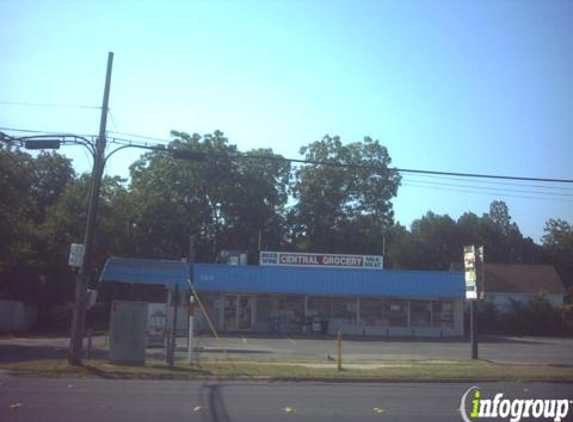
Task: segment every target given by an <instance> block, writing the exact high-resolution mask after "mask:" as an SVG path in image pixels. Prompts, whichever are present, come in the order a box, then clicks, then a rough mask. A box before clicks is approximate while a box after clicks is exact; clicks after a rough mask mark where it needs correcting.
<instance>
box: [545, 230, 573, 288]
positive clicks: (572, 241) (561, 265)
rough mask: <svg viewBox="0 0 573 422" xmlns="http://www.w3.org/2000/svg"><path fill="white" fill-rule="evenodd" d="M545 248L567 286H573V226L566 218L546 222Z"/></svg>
mask: <svg viewBox="0 0 573 422" xmlns="http://www.w3.org/2000/svg"><path fill="white" fill-rule="evenodd" d="M544 231H545V235H544V236H543V238H542V241H543V249H544V250H545V252H546V253H547V254H548V256H549V260H550V262H551V263H552V264H553V265H555V268H556V269H557V272H558V273H559V275H560V277H561V280H562V281H563V283H564V284H565V286H566V287H567V288H568V289H569V291H571V290H572V287H573V227H572V226H571V224H569V223H568V222H567V221H565V220H561V219H550V220H548V221H547V222H546V223H545V229H544Z"/></svg>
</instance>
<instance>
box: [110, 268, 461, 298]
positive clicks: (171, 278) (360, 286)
mask: <svg viewBox="0 0 573 422" xmlns="http://www.w3.org/2000/svg"><path fill="white" fill-rule="evenodd" d="M188 276H189V264H188V263H187V262H184V261H168V260H150V259H133V258H110V259H108V261H107V263H106V265H105V267H104V269H103V271H102V273H101V276H100V281H102V282H106V281H118V282H124V283H143V284H161V285H164V286H165V287H166V288H168V289H173V288H175V285H177V286H178V288H179V289H180V290H187V289H188V288H189V286H188V283H187V279H188ZM194 276H195V277H194V282H195V287H196V288H197V290H198V291H202V292H207V291H208V292H230V293H231V292H233V293H262V294H305V295H329V296H330V295H340V296H361V297H367V296H386V297H410V298H460V299H462V298H464V297H465V284H464V275H463V273H462V272H447V271H402V270H366V269H339V268H303V267H265V266H231V265H224V264H196V265H195V266H194Z"/></svg>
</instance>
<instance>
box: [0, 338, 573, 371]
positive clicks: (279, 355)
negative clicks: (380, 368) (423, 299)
mask: <svg viewBox="0 0 573 422" xmlns="http://www.w3.org/2000/svg"><path fill="white" fill-rule="evenodd" d="M68 344H69V339H67V338H61V337H60V338H52V337H50V338H48V337H33V338H31V337H24V336H22V337H15V338H9V337H5V338H0V363H2V362H4V363H6V362H19V361H25V360H37V359H65V358H66V357H67V351H68ZM94 345H95V348H96V349H95V351H94V354H93V356H94V357H97V358H106V357H107V348H108V341H107V338H106V337H105V336H96V337H95V338H94ZM186 349H187V341H186V338H179V339H178V342H177V357H178V358H181V359H184V358H185V357H186V356H187V354H186ZM194 349H195V351H196V353H197V355H198V356H199V357H200V358H201V357H202V358H211V359H216V358H222V357H224V356H225V351H226V352H228V353H229V355H231V356H233V357H240V358H243V359H249V360H256V359H316V360H327V356H328V355H332V356H333V355H335V352H336V341H335V340H334V339H333V338H327V339H311V338H298V337H288V336H284V337H273V338H261V337H250V336H246V335H245V336H241V335H239V336H225V337H222V338H221V339H220V340H217V339H215V338H213V337H212V336H207V335H201V336H196V337H195V341H194ZM571 350H573V339H571V338H541V337H490V338H487V339H484V340H483V341H482V342H481V343H480V345H479V358H480V359H486V360H491V361H495V362H508V363H530V364H549V365H567V366H573V353H571ZM147 355H148V357H149V358H153V357H155V358H159V359H162V358H164V357H165V349H164V348H161V347H156V348H148V349H147ZM343 356H344V358H345V359H349V360H377V359H468V358H469V357H470V344H469V342H467V341H463V340H460V341H428V340H389V341H384V340H359V339H349V340H344V342H343Z"/></svg>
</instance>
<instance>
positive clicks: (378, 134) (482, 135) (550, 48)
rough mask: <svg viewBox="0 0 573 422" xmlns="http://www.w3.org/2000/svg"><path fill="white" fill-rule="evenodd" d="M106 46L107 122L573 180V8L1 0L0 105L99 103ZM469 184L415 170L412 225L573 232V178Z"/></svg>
mask: <svg viewBox="0 0 573 422" xmlns="http://www.w3.org/2000/svg"><path fill="white" fill-rule="evenodd" d="M108 51H113V52H114V53H115V61H114V69H113V78H112V92H111V99H110V106H111V116H112V119H110V120H109V121H108V130H112V131H117V132H127V133H134V134H142V135H147V136H152V137H159V138H168V137H169V132H170V130H172V129H175V130H181V131H186V132H190V133H194V132H197V133H201V134H203V133H210V132H212V131H214V130H216V129H219V130H222V131H223V132H225V134H226V135H227V136H228V137H229V139H230V141H231V142H232V143H235V144H237V145H238V146H239V148H240V149H241V150H248V149H251V148H258V147H272V148H273V149H274V150H275V152H277V153H280V154H283V155H285V156H288V157H298V149H299V147H300V146H302V145H305V144H307V143H309V142H312V141H314V140H317V139H320V138H321V137H322V136H323V135H325V134H330V135H340V136H341V137H342V139H343V141H346V142H350V141H357V140H361V139H362V138H363V137H364V136H365V135H369V136H371V137H372V138H375V139H379V140H380V141H381V142H382V143H383V144H384V145H386V146H387V147H388V149H389V152H390V155H391V157H392V159H393V164H394V165H395V166H397V167H399V168H417V169H428V170H441V171H460V172H475V173H492V174H507V175H522V176H533V177H553V178H566V179H573V166H572V165H571V164H570V161H571V157H573V118H572V116H573V79H572V77H571V75H573V2H571V1H567V0H560V1H552V0H543V1H542V0H538V1H531V0H529V1H528V0H523V1H503V0H500V1H493V0H490V1H487V0H485V1H439V0H437V1H414V0H406V1H400V2H398V1H375V0H363V1H317V0H315V1H312V0H308V1H301V0H298V1H297V0H289V1H286V0H284V1H279V0H268V1H262V0H261V1H230V0H227V1H161V2H159V1H141V0H140V1H122V0H115V1H111V0H110V1H58V0H51V1H27V0H18V1H16V0H13V1H12V0H0V63H2V65H1V66H0V102H30V103H50V104H75V105H89V106H99V105H100V103H101V97H102V90H103V82H104V74H105V65H106V58H107V52H108ZM0 126H1V127H8V128H19V129H35V130H44V131H56V132H59V131H64V132H72V133H82V134H95V133H97V131H98V126H99V111H98V110H96V109H76V108H57V107H23V106H16V105H10V104H0ZM61 151H62V152H64V153H66V154H67V155H69V156H70V157H72V158H74V163H75V165H76V168H77V169H78V170H79V171H85V170H87V169H88V168H89V164H88V163H89V160H88V157H87V156H86V153H84V152H83V151H81V150H78V149H77V148H73V147H70V148H66V149H62V150H61ZM138 153H139V152H138V151H128V152H122V153H118V154H117V155H115V156H114V157H113V158H112V159H110V161H109V166H108V167H107V172H108V174H119V175H124V176H126V175H127V169H128V166H129V164H130V163H131V162H132V161H133V160H135V159H136V158H137V156H138ZM436 183H440V184H436ZM470 186H476V184H475V183H474V182H468V181H466V180H446V179H443V178H442V179H436V178H427V177H405V178H404V185H403V186H402V187H401V188H400V191H399V194H398V198H396V199H395V201H394V207H395V211H396V219H397V220H399V221H400V222H401V223H403V224H406V225H409V224H410V223H411V221H412V220H413V219H415V218H418V217H420V216H422V215H423V214H424V213H425V212H426V211H428V210H432V211H434V212H437V213H447V214H449V215H450V216H451V217H453V218H457V217H459V216H460V215H461V214H462V213H463V212H465V211H473V212H475V213H477V214H482V213H484V212H487V210H488V206H489V203H490V202H491V201H492V200H495V199H502V200H504V201H506V203H507V204H508V205H509V208H510V212H511V214H512V216H513V218H514V220H515V221H516V222H517V223H518V224H519V226H520V228H521V229H522V231H523V233H524V234H525V235H528V236H532V237H533V238H534V239H535V240H539V238H540V236H541V235H542V234H543V226H544V223H545V221H546V220H548V219H549V218H563V219H566V220H568V221H569V222H573V186H572V185H565V186H563V185H562V186H561V189H556V185H548V184H540V186H538V187H535V188H533V187H531V186H530V185H528V186H515V185H514V184H509V185H500V184H487V185H485V184H479V186H482V188H484V187H487V189H480V190H479V192H480V193H479V194H478V193H468V192H466V191H472V192H473V191H476V190H477V189H475V188H471V187H470ZM562 188H566V189H562ZM567 188H568V189H567ZM530 191H534V192H535V193H531V192H530ZM547 193H552V194H553V195H547ZM555 194H558V195H555ZM567 195H569V196H567Z"/></svg>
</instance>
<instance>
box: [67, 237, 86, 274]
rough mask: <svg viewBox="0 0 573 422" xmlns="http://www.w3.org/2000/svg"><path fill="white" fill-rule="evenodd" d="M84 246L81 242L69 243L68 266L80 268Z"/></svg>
mask: <svg viewBox="0 0 573 422" xmlns="http://www.w3.org/2000/svg"><path fill="white" fill-rule="evenodd" d="M84 253H85V248H84V245H83V244H79V243H72V244H71V245H70V256H69V258H68V265H69V266H70V267H77V268H80V267H81V266H82V261H83V259H84Z"/></svg>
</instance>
